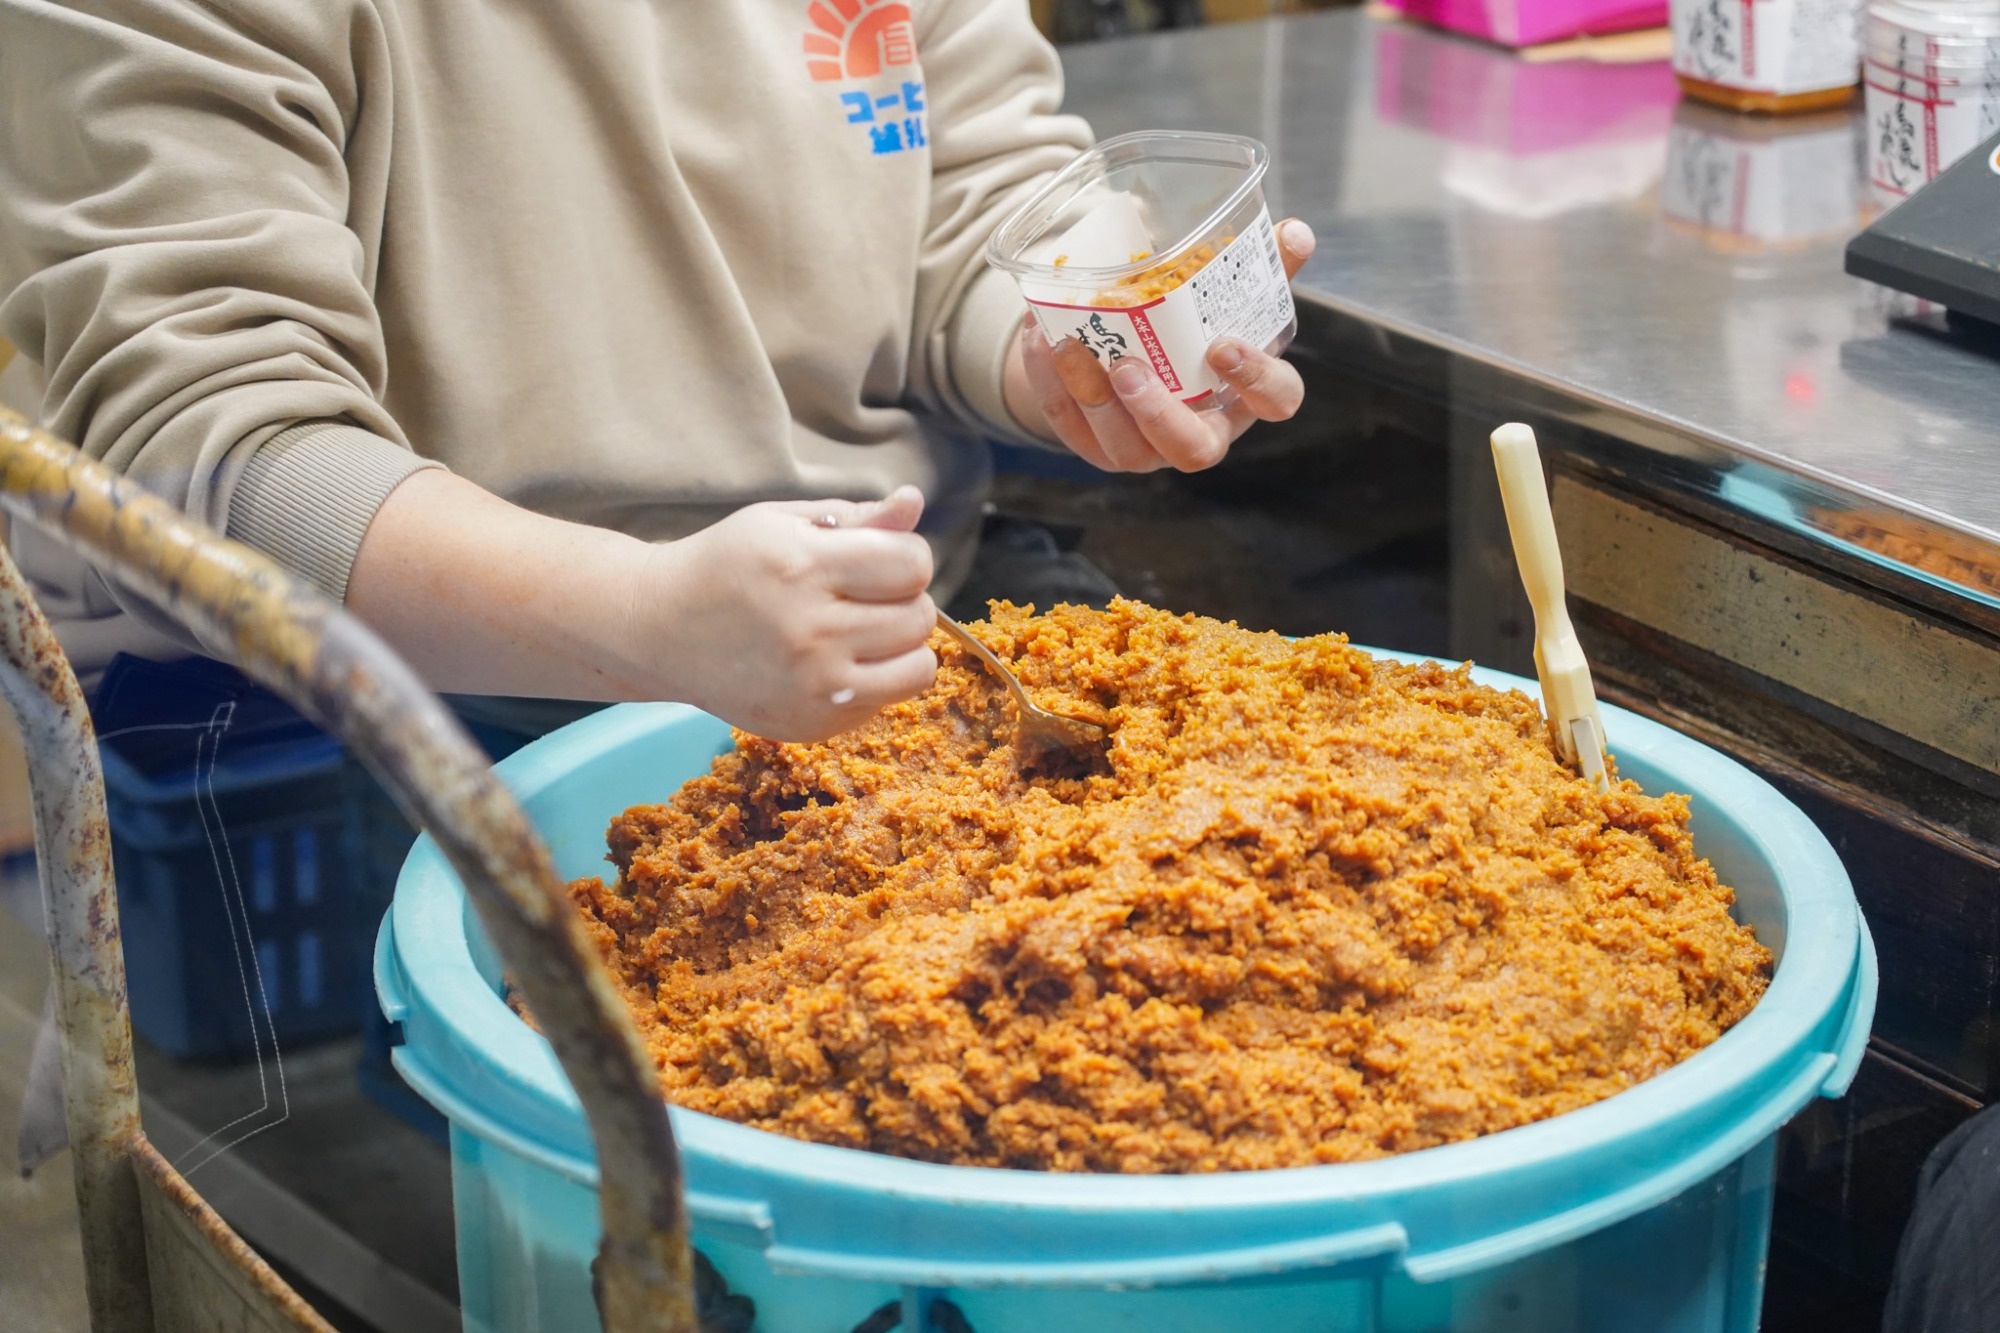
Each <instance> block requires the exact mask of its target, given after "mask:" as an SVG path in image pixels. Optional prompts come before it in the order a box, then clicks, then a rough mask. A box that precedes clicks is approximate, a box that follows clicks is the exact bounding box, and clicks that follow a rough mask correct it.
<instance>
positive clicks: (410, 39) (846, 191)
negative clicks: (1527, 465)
mask: <svg viewBox="0 0 2000 1333" xmlns="http://www.w3.org/2000/svg"><path fill="white" fill-rule="evenodd" d="M0 88H4V89H6V93H7V99H6V105H7V109H6V113H5V115H4V116H0V296H4V299H0V338H5V339H6V340H8V341H10V342H12V343H13V344H14V345H15V346H17V347H18V348H20V349H21V351H22V352H23V353H24V355H23V356H22V357H21V358H19V360H18V362H17V364H16V365H15V366H14V367H13V368H11V369H10V371H9V379H10V381H12V382H13V385H12V387H13V393H14V396H15V397H16V398H17V399H19V398H26V399H28V400H29V406H30V407H31V408H32V409H33V410H35V411H36V412H37V414H38V415H39V417H40V419H41V420H42V422H43V423H44V424H45V425H47V426H48V427H49V428H50V429H52V430H54V431H55V432H57V433H59V434H61V435H64V436H67V437H69V438H72V439H75V440H77V441H78V442H79V443H81V444H82V445H83V447H84V448H85V449H86V450H87V451H88V452H89V453H91V454H93V455H95V456H96V457H99V458H101V459H104V460H105V461H107V462H108V463H110V464H111V465H113V466H115V467H117V468H119V469H122V470H123V471H124V472H126V473H127V474H128V475H130V476H131V477H133V478H134V479H136V480H137V481H139V482H141V483H142V484H144V485H145V486H147V487H148V488H150V489H152V490H154V491H156V492H158V493H160V494H163V495H165V496H167V497H168V498H169V499H171V500H173V501H175V502H176V503H178V504H180V505H181V506H183V507H184V508H185V509H186V510H187V511H188V512H189V513H191V514H192V515H194V516H195V517H197V518H199V519H202V520H204V521H206V522H208V523H210V524H211V525H213V526H215V527H217V528H220V529H222V530H223V531H225V532H226V533H228V535H230V536H231V537H234V538H237V539H238V540H241V541H243V542H246V543H248V544H249V545H251V546H254V547H257V548H258V549H260V550H263V551H265V552H267V553H269V554H271V555H272V556H274V557H276V558H277V559H278V560H280V561H282V562H283V563H285V564H286V565H288V566H290V567H291V568H293V569H295V570H298V571H299V572H301V573H302V574H304V575H305V576H307V577H308V578H310V579H311V580H312V581H313V582H314V583H316V584H317V585H318V586H319V587H321V588H322V589H324V590H325V591H326V592H327V593H328V594H329V595H331V596H334V597H336V598H342V599H344V600H345V601H346V603H347V604H348V606H349V607H350V608H351V609H353V610H355V611H356V612H357V613H358V614H360V615H361V616H362V617H364V618H365V619H367V620H368V621H370V622H371V623H372V624H373V625H374V626H375V627H376V628H377V629H378V630H379V631H380V632H381V633H382V634H383V635H384V636H385V637H386V638H387V639H388V640H389V641H390V642H391V643H392V644H393V645H394V646H395V647H397V648H398V649H399V650H401V651H402V652H403V653H404V654H405V655H406V656H407V657H409V658H410V659H411V660H412V662H413V663H414V664H415V665H416V667H417V668H418V669H419V670H420V671H421V672H422V673H423V674H424V675H425V676H426V678H427V679H428V680H429V681H430V682H431V683H432V684H433V685H434V686H436V687H437V688H440V689H443V690H449V691H458V692H466V693H490V694H505V695H527V696H539V697H550V698H567V699H582V700H615V699H634V698H648V699H657V698H672V699H681V700H686V701H689V702H692V703H694V704H697V705H698V706H700V707H703V708H705V709H708V710H709V711H711V712H714V713H716V714H718V715H720V716H722V717H724V718H726V719H728V720H730V721H732V722H734V723H737V724H738V725H741V726H744V727H746V728H749V729H751V730H754V731H757V732H760V733H763V734H765V735H770V736H774V737H781V738H799V739H805V738H814V737H818V736H824V735H827V734H830V733H831V732H833V731H836V730H839V729H841V728H843V727H846V726H851V725H854V724H855V723H857V722H859V721H861V720H863V719H864V718H865V717H867V716H868V715H870V713H872V711H873V710H874V709H876V708H878V707H880V706H881V705H882V704H884V703H887V702H890V701H892V700H894V699H897V698H901V697H906V696H907V695H909V694H911V693H914V692H916V691H917V690H920V689H922V688H923V687H924V686H925V685H927V684H928V682H929V680H930V679H931V674H932V672H933V671H934V669H935V661H934V659H933V658H932V655H931V653H930V650H929V649H928V647H927V646H926V642H925V641H926V638H927V636H928V633H929V631H930V628H931V624H932V617H933V614H934V612H933V603H932V601H931V597H932V595H934V594H935V595H937V596H940V597H942V596H943V595H944V594H945V593H946V592H947V591H948V590H949V589H950V588H951V587H952V586H954V584H955V582H956V580H957V579H958V578H959V577H961V576H962V573H963V570H964V568H965V565H966V562H967V560H968V558H969V554H970V548H971V543H972V542H973V540H974V539H975V535H976V532H977V526H978V516H979V508H980V503H981V500H982V498H983V495H984V491H985V487H986V483H987V476H986V468H987V466H988V465H987V463H986V453H985V450H984V449H983V448H982V447H980V445H979V444H978V441H979V439H980V437H982V436H999V437H1004V438H1013V439H1017V440H1039V441H1050V442H1053V441H1057V440H1060V441H1061V442H1062V443H1063V444H1065V445H1067V446H1068V447H1069V448H1071V449H1072V450H1074V451H1075V452H1077V453H1078V454H1080V455H1081V456H1083V457H1085V458H1087V459H1089V460H1091V461H1092V462H1094V463H1096V464H1098V465H1099V466H1101V467H1105V468H1110V469H1137V468H1150V467H1159V466H1175V467H1180V468H1185V469H1194V468H1198V467H1205V466H1208V465H1210V464H1212V463H1214V462H1216V461H1218V460H1219V459H1220V458H1221V457H1222V456H1223V454H1224V453H1225V452H1226V451H1227V448H1228V446H1229V444H1230V442H1231V441H1232V440H1233V439H1234V438H1235V436H1236V435H1237V434H1238V433H1240V432H1241V431H1242V430H1243V429H1244V428H1245V426H1247V424H1248V423H1249V422H1250V421H1251V420H1252V419H1253V418H1256V417H1265V418H1278V417H1284V416H1289V415H1291V413H1292V412H1293V411H1295V410H1296V408H1297V406H1298V404H1299V400H1300V397H1301V393H1302V390H1301V387H1300V384H1299V380H1298V376H1297V374H1296V373H1295V372H1294V371H1292V370H1291V368H1290V367H1288V366H1286V365H1284V363H1282V362H1280V361H1277V360H1274V359H1272V358H1270V357H1267V356H1265V355H1264V354H1263V352H1262V351H1261V350H1259V349H1255V348H1248V347H1242V346H1236V345H1229V344H1218V346H1217V347H1216V348H1214V349H1212V352H1211V359H1212V361H1213V363H1214V364H1215V365H1216V366H1217V367H1218V368H1219V369H1223V368H1225V367H1226V373H1227V377H1228V378H1229V379H1230V380H1231V381H1232V382H1233V383H1234V384H1235V385H1236V386H1237V387H1238V389H1239V390H1240V393H1241V399H1240V402H1239V404H1238V405H1237V406H1236V407H1235V408H1232V409H1230V410H1229V411H1228V412H1224V413H1206V414H1197V413H1194V412H1191V411H1189V410H1188V409H1186V408H1185V407H1182V406H1181V405H1180V404H1179V403H1178V402H1176V401H1175V400H1174V399H1173V397H1172V395H1170V394H1169V393H1167V392H1166V390H1165V389H1164V388H1163V387H1162V386H1161V385H1160V384H1159V382H1158V381H1157V380H1156V379H1153V378H1152V377H1151V376H1150V374H1149V373H1148V372H1147V371H1145V370H1144V369H1142V368H1140V367H1139V366H1138V365H1137V364H1136V362H1135V363H1128V364H1129V365H1130V366H1131V369H1130V370H1129V371H1121V373H1120V375H1119V376H1118V377H1116V380H1115V381H1114V379H1113V378H1112V377H1108V376H1106V375H1105V374H1104V373H1103V372H1102V371H1101V370H1099V369H1098V367H1097V365H1096V363H1095V361H1094V360H1092V359H1091V358H1090V356H1089V354H1088V352H1087V351H1084V350H1083V349H1082V348H1081V347H1078V346H1066V347H1064V348H1059V349H1055V350H1054V351H1053V352H1052V351H1051V349H1050V348H1048V347H1047V346H1046V345H1045V344H1044V343H1043V342H1042V341H1041V340H1040V339H1039V338H1023V337H1022V336H1021V335H1022V314H1023V310H1024V307H1023V305H1022V302H1021V300H1020V298H1019V295H1018V293H1017V292H1016V290H1015V288H1014V286H1013V284H1012V281H1011V279H1009V278H1008V277H1006V276H1004V275H1002V274H998V273H995V272H992V271H990V270H989V269H988V268H987V267H986V265H985V263H984V261H983V247H984V244H985V241H986V239H987V237H988V235H989V234H990V233H991V232H992V230H993V229H994V228H995V227H996V226H997V225H998V224H999V222H1000V221H1001V220H1002V219H1003V218H1004V217H1005V216H1006V215H1007V214H1008V213H1009V212H1010V211H1011V210H1012V209H1013V208H1014V207H1016V206H1017V205H1018V204H1019V203H1020V202H1021V201H1022V200H1024V199H1025V198H1026V197H1027V195H1028V194H1030V193H1031V192H1032V191H1033V190H1034V189H1035V188H1036V186H1037V185H1038V184H1040V183H1041V182H1042V181H1043V180H1044V179H1045V178H1046V177H1047V175H1048V173H1050V172H1051V171H1053V170H1054V169H1056V168H1058V167H1060V166H1061V165H1062V164H1063V163H1064V162H1066V161H1067V160H1069V159H1070V158H1071V157H1072V156H1073V155H1074V154H1075V153H1076V152H1077V151H1078V150H1080V149H1081V148H1082V147H1084V146H1085V145H1086V144H1087V143H1088V141H1089V131H1088V129H1087V127H1086V126H1085V125H1084V124H1083V123H1082V122H1081V121H1079V120H1077V119H1075V118H1073V117H1067V116H1062V115H1059V114H1058V113H1057V107H1058V104H1059V101H1060V95H1061V80H1060V70H1059V67H1058V64H1057V61H1056V58H1055V55H1054V52H1053V51H1052V50H1051V48H1050V47H1049V46H1048V45H1047V44H1046V43H1045V42H1044V41H1043V40H1042V39H1041V38H1040V36H1039V35H1038V34H1037V33H1036V32H1035V31H1034V28H1033V26H1032V24H1031V22H1030V20H1029V17H1028V11H1027V6H1026V4H1025V3H1022V2H1021V0H908V3H904V2H903V0H738V2H737V3H722V4H718V3H709V4H701V3H690V2H688V0H654V2H653V3H643V4H636V3H635V4H619V5H611V4H602V3H581V2H580V0H451V2H449V3H436V2H435V0H69V2H65V3H56V2H54V0H0ZM1280 236H1281V242H1282V244H1283V246H1284V247H1285V249H1286V251H1287V254H1286V260H1287V264H1288V266H1289V267H1290V268H1291V269H1293V270H1296V267H1297V265H1298V264H1299V263H1300V262H1302V261H1303V259H1304V257H1305V256H1306V254H1308V253H1310V249H1311V235H1310V232H1309V231H1307V230H1306V229H1305V228H1303V227H1302V226H1300V225H1298V224H1296V223H1294V224H1288V225H1287V226H1286V227H1284V228H1281V231H1280ZM920 521H921V523H922V531H923V533H924V535H925V537H928V538H929V540H928V541H926V540H924V539H923V538H920V537H919V536H916V535H913V534H914V532H915V531H916V529H917V527H918V525H919V522H920ZM16 554H17V557H18V558H19V559H20V560H21V562H22V563H23V565H24V566H25V567H26V568H27V569H28V572H29V573H30V576H31V577H33V578H34V579H35V580H36V582H37V586H38V588H39V589H40V591H41V592H42V594H43V596H44V598H45V600H46V601H47V603H48V605H49V608H50V610H51V611H52V613H53V614H54V617H55V619H56V620H57V622H58V628H59V631H60V632H61V633H62V634H63V635H64V639H65V643H66V646H67V647H68V648H69V649H70V651H71V653H72V655H73V656H75V657H76V658H77V659H78V661H79V665H80V666H82V667H83V668H84V669H85V670H89V669H90V668H92V667H93V666H97V665H101V664H102V662H103V661H105V660H106V659H108V657H109V656H110V655H111V653H112V652H114V651H118V650H121V649H122V650H127V651H138V652H141V653H147V654H152V655H163V654H171V653H175V652H186V651H187V650H188V649H189V647H191V646H197V645H190V644H187V643H186V642H184V641H181V640H180V639H178V638H177V637H176V634H175V633H172V632H169V629H168V627H166V626H165V625H164V623H163V622H162V620H161V618H160V617H158V616H157V614H156V613H151V612H149V610H148V608H146V607H145V605H144V604H143V603H142V602H141V601H139V600H138V599H136V598H134V597H133V596H132V595H130V594H129V593H127V592H125V591H123V590H121V589H118V588H117V587H115V586H114V585H110V584H107V583H105V582H103V581H102V580H100V579H98V578H97V577H96V576H95V575H92V574H89V573H87V572H86V571H84V570H83V569H82V568H81V567H80V566H79V565H77V564H76V563H75V562H74V561H73V560H72V559H70V558H69V557H67V556H66V555H64V554H63V553H62V552H60V551H59V550H57V549H56V548H55V547H54V546H53V545H52V544H51V543H49V542H48V541H47V540H46V539H42V538H39V537H37V536H36V535H34V534H32V533H29V532H25V531H24V532H21V533H20V535H19V537H18V539H17V541H16Z"/></svg>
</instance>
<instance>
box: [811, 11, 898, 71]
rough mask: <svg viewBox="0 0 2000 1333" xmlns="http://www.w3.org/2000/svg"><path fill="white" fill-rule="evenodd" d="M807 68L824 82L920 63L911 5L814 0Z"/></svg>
mask: <svg viewBox="0 0 2000 1333" xmlns="http://www.w3.org/2000/svg"><path fill="white" fill-rule="evenodd" d="M806 18H807V20H808V21H809V23H810V25H811V26H809V27H808V28H807V29H806V37H805V48H806V69H807V70H808V71H809V72H810V73H811V74H812V76H813V78H814V79H815V80H818V81H819V82H822V83H827V82H831V81H833V80H835V79H872V78H874V77H875V76H876V75H877V74H880V73H881V72H882V71H883V70H885V69H891V68H894V67H896V66H900V65H914V64H916V63H917V34H916V29H915V27H914V26H913V25H912V24H911V22H910V7H909V6H908V5H904V4H897V3H894V0H889V2H888V3H884V0H812V4H811V6H810V7H809V8H808V9H807V10H806Z"/></svg>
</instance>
